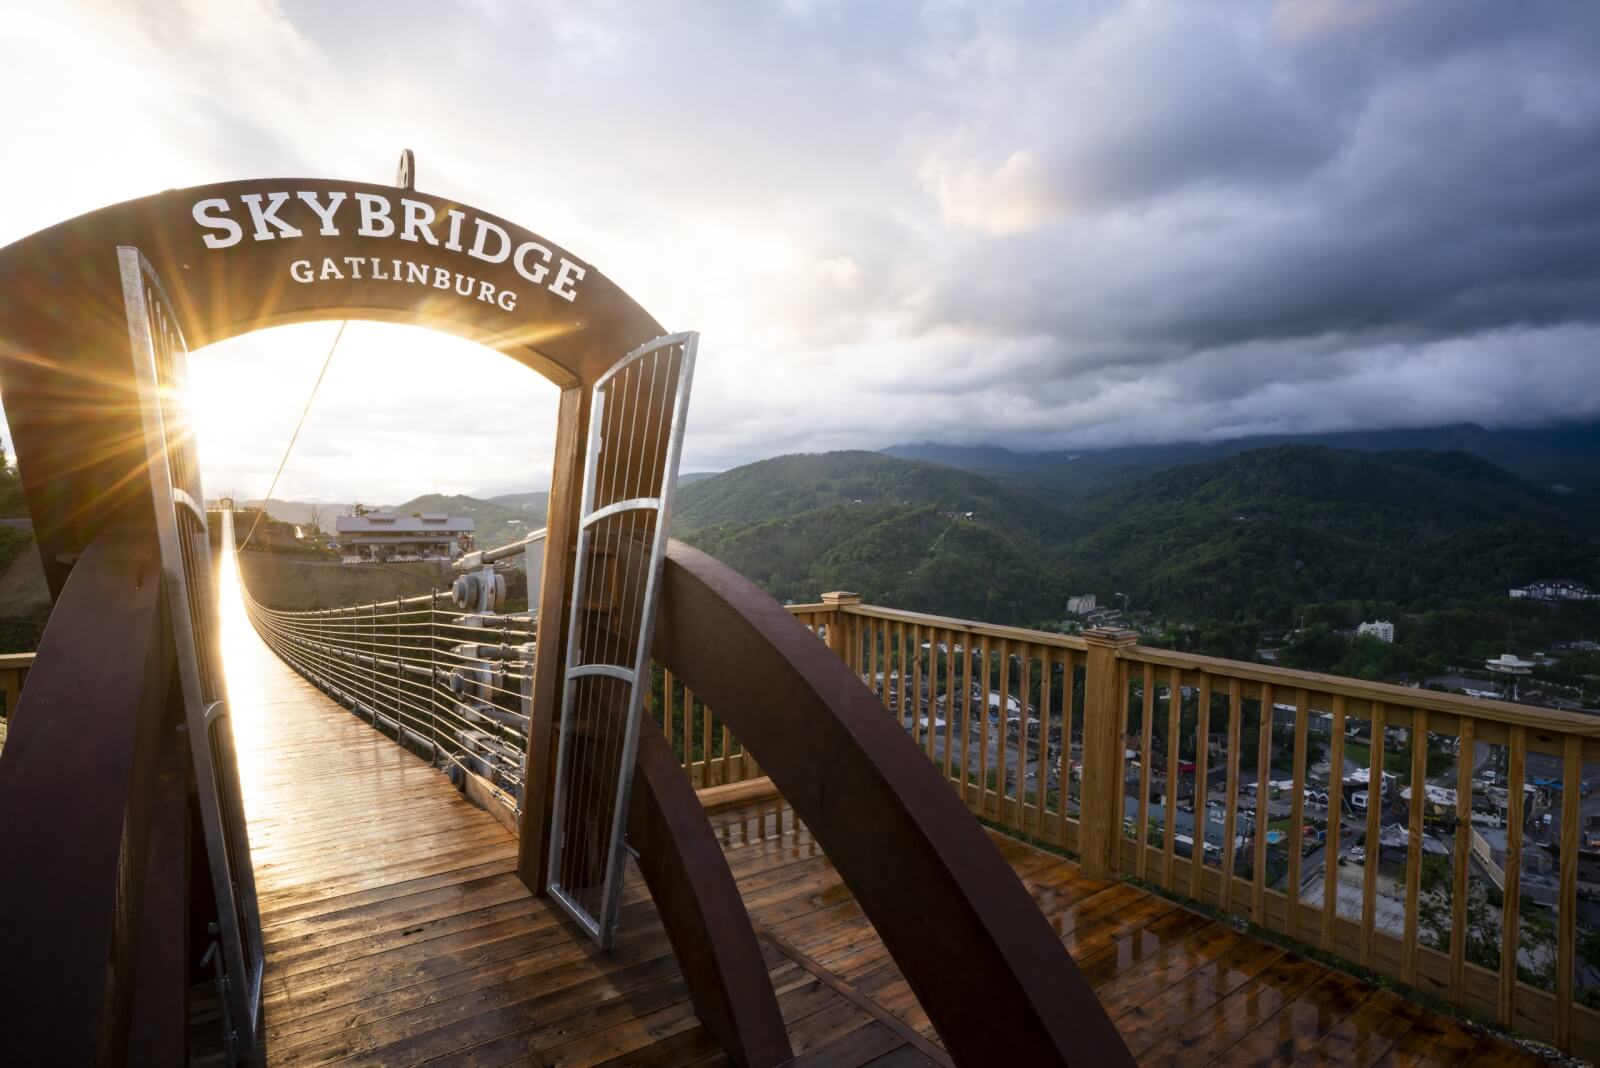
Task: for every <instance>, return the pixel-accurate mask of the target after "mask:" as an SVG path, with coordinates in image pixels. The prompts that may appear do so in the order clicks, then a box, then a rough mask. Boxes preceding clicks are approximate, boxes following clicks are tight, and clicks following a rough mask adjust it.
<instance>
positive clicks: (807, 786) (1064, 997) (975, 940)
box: [654, 542, 1134, 1068]
mask: <svg viewBox="0 0 1600 1068" xmlns="http://www.w3.org/2000/svg"><path fill="white" fill-rule="evenodd" d="M663 594H664V596H663V598H662V604H661V618H660V623H659V624H658V627H657V631H656V641H655V649H654V651H655V656H656V659H657V660H658V661H660V662H661V663H662V664H663V665H664V666H665V667H667V668H669V669H671V670H672V671H673V672H674V673H675V674H676V675H678V676H679V677H680V678H682V680H683V681H684V682H685V683H686V684H687V685H689V686H691V687H693V689H694V691H695V695H696V696H697V697H700V698H702V699H703V700H704V701H705V702H706V704H707V706H708V707H711V708H714V709H716V711H717V716H718V717H719V718H720V719H721V720H722V721H723V722H724V723H726V724H727V725H728V727H729V728H730V729H731V730H732V731H733V733H734V734H735V735H736V736H737V737H738V739H739V741H740V743H741V744H742V745H744V746H745V748H746V749H747V750H748V751H749V752H751V753H752V754H754V755H755V758H756V760H757V761H758V762H759V763H760V765H761V768H762V770H763V771H765V772H766V773H767V774H768V775H769V776H771V778H772V781H773V782H774V783H776V784H777V785H778V788H779V789H780V790H781V791H782V792H783V796H784V799H785V800H787V801H788V802H789V804H790V805H792V806H793V808H794V810H795V812H796V813H797V814H798V815H799V816H800V818H801V819H803V820H804V821H805V823H806V826H807V827H808V828H810V830H811V833H812V834H814V835H815V836H816V838H817V841H818V842H820V843H821V844H822V847H823V849H824V850H825V851H826V852H827V854H828V859H829V860H831V861H832V862H833V864H834V866H835V867H836V868H837V869H838V871H839V873H840V875H841V876H842V877H843V878H844V881H845V883H846V885H848V886H849V887H850V890H851V892H852V893H853V894H854V895H855V897H856V900H857V902H858V903H859V904H860V906H861V909H862V911H863V912H865V913H866V914H867V916H868V917H869V918H870V919H871V920H872V923H873V926H875V927H876V928H877V930H878V933H879V934H880V935H881V936H882V938H883V942H884V945H885V946H886V947H888V949H889V952H890V954H892V955H893V957H894V959H895V963H896V964H898V965H899V966H900V970H901V971H902V972H903V973H904V975H905V977H906V981H907V983H909V984H910V986H911V988H912V990H913V991H914V992H915V993H916V995H917V999H918V1001H919V1002H920V1003H921V1005H922V1007H923V1009H924V1010H925V1011H926V1012H927V1014H928V1017H929V1019H930V1020H932V1021H933V1024H934V1026H935V1027H936V1028H937V1029H938V1031H939V1034H940V1036H941V1037H942V1038H943V1039H944V1043H945V1047H946V1048H947V1049H948V1050H949V1051H950V1053H951V1055H952V1056H953V1057H954V1058H955V1060H956V1062H957V1063H960V1064H1028V1065H1073V1066H1075V1068H1089V1066H1094V1068H1102V1066H1119V1065H1122V1066H1131V1065H1132V1064H1133V1063H1134V1062H1133V1058H1132V1056H1131V1055H1130V1054H1129V1052H1128V1049H1127V1047H1126V1046H1125V1045H1124V1044H1123V1042H1122V1039H1121V1037H1120V1036H1119V1035H1118V1033H1117V1030H1116V1027H1115V1026H1113V1024H1112V1023H1111V1021H1110V1019H1109V1018H1108V1017H1107V1016H1106V1013H1105V1011H1104V1009H1103V1008H1102V1007H1101V1005H1100V1002H1099V1000H1098V999H1097V998H1096V997H1095V993H1094V989H1093V987H1091V986H1090V985H1089V983H1088V981H1087V980H1086V979H1085V978H1084V976H1083V973H1082V972H1080V971H1079V970H1078V968H1077V966H1076V965H1075V964H1074V963H1073V961H1072V958H1071V957H1070V956H1069V955H1068V954H1067V951H1066V950H1065V949H1064V948H1063V947H1062V945H1061V941H1060V939H1059V938H1058V937H1057V936H1056V933H1055V932H1054V931H1053V930H1052V929H1051V927H1050V925H1049V923H1047V922H1046V921H1045V918H1044V916H1043V914H1042V913H1041V912H1040V911H1039V908H1038V906H1037V905H1036V904H1035V903H1034V901H1033V898H1032V897H1031V896H1029V894H1028V892H1027V890H1026V889H1025V888H1024V887H1023V885H1022V883H1021V881H1020V880H1018V878H1017V876H1016V873H1015V872H1013V871H1012V870H1011V868H1010V866H1009V865H1007V864H1006V862H1005V860H1004V859H1003V858H1002V857H1001V856H1000V853H999V851H998V850H997V849H996V848H995V846H994V843H993V842H991V841H990V840H989V837H988V835H987V834H985V833H984V830H983V828H982V826H981V825H980V824H979V823H978V821H977V820H976V819H974V818H973V816H972V814H971V813H969V812H968V811H967V809H966V806H965V805H964V804H962V802H961V800H960V798H959V797H958V796H957V795H956V792H955V791H954V790H952V789H951V788H950V784H949V783H947V782H945V781H944V778H943V776H942V775H941V774H940V773H939V771H938V769H937V768H936V767H935V766H934V764H933V763H932V762H931V761H929V760H928V758H927V756H926V754H924V753H923V751H922V749H921V748H919V747H918V746H917V745H916V744H915V743H914V742H912V741H911V739H910V738H909V737H908V736H907V735H906V733H905V731H904V730H903V729H901V727H900V726H899V725H898V724H896V723H895V721H894V718H893V717H891V716H889V715H886V714H885V713H884V710H883V706H882V704H880V703H879V701H878V699H877V697H876V696H874V695H873V693H872V692H871V691H870V690H868V689H867V688H866V686H864V685H863V684H862V682H861V680H860V679H859V678H857V677H855V675H854V674H852V672H851V670H850V669H849V668H848V667H846V666H845V664H844V662H843V661H841V660H840V659H839V658H838V656H836V655H834V653H833V652H832V651H830V650H829V648H828V646H827V645H826V644H825V643H823V642H821V641H819V640H818V639H817V637H816V636H815V635H814V634H812V633H811V631H810V630H808V629H807V628H806V627H804V626H802V625H801V624H800V623H798V622H796V621H795V619H794V618H793V617H792V616H790V614H789V612H788V611H787V610H786V609H785V608H784V607H783V606H782V605H780V604H779V603H778V602H776V601H774V600H773V599H772V598H771V597H769V596H767V595H766V594H765V593H763V592H762V591H761V590H760V589H759V588H758V587H756V586H755V585H754V584H753V583H751V582H750V581H749V580H748V579H745V578H744V577H743V576H741V575H739V574H738V573H737V572H735V571H734V570H733V569H732V568H729V567H728V566H726V565H725V564H721V563H719V562H718V561H716V560H714V559H712V558H711V557H709V556H707V555H705V554H704V553H701V552H699V551H697V550H694V549H691V548H689V547H688V546H686V545H682V544H679V543H677V542H674V543H672V546H671V548H670V550H669V552H668V557H667V566H666V571H665V575H664V586H663Z"/></svg>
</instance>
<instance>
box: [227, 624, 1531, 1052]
mask: <svg viewBox="0 0 1600 1068" xmlns="http://www.w3.org/2000/svg"><path fill="white" fill-rule="evenodd" d="M241 624H242V620H240V619H232V620H227V621H226V625H225V645H226V654H225V655H226V657H227V664H228V673H229V685H230V690H231V694H232V701H233V709H234V718H235V731H236V735H237V739H238V748H239V751H240V756H241V761H242V768H241V776H242V784H243V790H244V797H245V808H246V811H247V814H248V818H249V824H250V835H251V851H252V854H253V857H254V860H255V869H256V880H257V886H258V889H259V893H260V898H261V912H262V924H263V928H264V935H265V943H266V951H267V970H266V992H265V999H266V1036H267V1044H268V1063H271V1064H316V1063H328V1062H338V1063H359V1064H382V1065H393V1064H414V1063H421V1062H442V1063H452V1064H455V1063H459V1064H474V1065H498V1064H521V1063H537V1064H649V1065H680V1064H714V1063H722V1062H723V1060H724V1058H723V1057H722V1054H721V1051H720V1050H719V1049H718V1048H717V1046H716V1045H715V1044H714V1043H713V1042H712V1041H711V1039H710V1038H709V1036H708V1035H706V1033H705V1031H704V1030H703V1029H702V1028H701V1027H700V1026H699V1024H698V1022H697V1021H696V1019H695V1017H694V1014H693V1012H692V1009H691V1007H690V1005H689V1003H688V1000H687V998H688V995H687V991H686V990H685V988H684V985H683V982H682V979H681V977H680V975H679V972H678V967H677V963H676V961H675V960H674V958H673V956H672V952H671V950H670V948H669V947H668V945H667V942H666V939H665V936H664V935H663V934H662V931H661V927H660V923H659V920H658V919H657V917H656V915H655V911H654V908H653V906H652V905H651V903H650V900H649V897H648V895H647V894H646V893H645V891H644V888H643V885H642V883H641V882H640V880H639V878H638V874H637V872H636V871H630V873H629V875H630V881H629V884H628V886H627V888H626V892H625V895H624V898H623V909H622V929H621V933H620V935H619V938H618V944H617V947H616V949H615V950H614V951H613V952H612V953H611V954H609V955H607V954H601V953H598V952H596V951H594V950H593V949H592V948H591V946H590V944H589V943H588V942H587V941H586V940H585V939H583V938H581V937H580V936H579V935H578V933H577V929H576V928H575V927H573V926H572V925H570V924H568V923H567V922H566V921H565V920H563V919H562V918H561V916H560V915H558V914H557V912H556V911H555V909H554V908H553V907H552V906H551V905H549V904H548V903H547V902H545V901H543V900H539V899H536V898H534V897H532V896H531V895H530V894H529V893H528V892H527V890H526V888H524V887H523V886H522V884H521V883H520V882H519V881H518V880H517V878H516V876H515V874H514V871H513V869H514V865H515V857H516V842H515V841H514V839H513V838H512V836H511V835H510V834H509V833H508V832H507V831H505V830H504V829H503V828H502V827H501V826H500V825H499V824H497V823H496V822H495V821H494V820H493V819H491V818H490V817H489V816H488V815H487V814H486V813H484V812H482V811H480V810H479V809H477V808H475V807H473V806H472V805H471V804H470V803H468V802H467V801H466V800H465V799H464V798H462V797H461V795H460V794H459V793H458V792H457V791H456V790H455V789H454V788H453V787H451V786H450V784H449V783H448V781H447V780H446V779H445V777H444V776H443V775H442V774H440V773H439V772H437V771H435V770H433V769H432V768H430V767H428V766H427V765H426V764H424V763H423V762H422V761H420V760H418V759H417V758H415V757H413V756H411V755H410V754H408V753H406V752H405V751H403V750H401V749H400V748H399V747H398V746H396V745H394V744H393V743H392V742H390V741H389V740H388V739H386V738H385V737H383V736H382V735H380V734H379V733H378V732H376V731H374V730H372V729H371V728H370V727H368V726H367V725H366V724H365V723H363V722H362V721H360V720H358V719H357V718H356V717H355V716H353V715H351V714H350V713H349V712H348V711H346V710H344V709H343V708H340V707H339V706H338V705H336V704H334V703H333V702H332V701H330V700H329V699H327V698H326V697H324V696H323V695H322V694H321V693H319V692H318V691H317V690H315V689H314V688H313V687H311V686H310V685H309V684H308V683H306V682H304V681H303V680H301V679H300V678H299V677H298V676H296V675H294V674H293V673H292V672H291V671H290V670H289V669H288V668H287V667H285V666H284V665H283V664H282V663H281V662H279V661H278V660H277V659H276V657H274V656H273V655H272V654H271V653H270V652H269V651H268V650H267V649H266V647H265V646H264V645H262V644H261V643H260V642H259V640H257V639H256V638H255V636H254V634H253V633H250V632H249V631H248V630H247V629H245V630H241V629H240V628H241ZM242 625H243V626H244V627H246V628H247V627H248V624H242ZM712 821H713V824H714V826H715V827H716V830H717V833H718V835H719V837H720V839H721V841H722V844H723V848H724V850H725V852H726V855H727V857H728V861H729V863H730V865H731V866H732V868H733V871H734V873H735V876H736V877H737V878H738V880H739V885H740V889H741V891H742V892H743V894H744V897H745V900H746V903H747V905H748V906H749V908H750V912H751V916H752V918H753V920H754V921H755V923H756V925H757V928H758V931H759V934H760V939H761V943H762V947H763V951H764V952H765V955H766V959H767V963H768V966H769V969H770V974H771V977H772V982H773V985H774V987H775V989H776V990H777V991H778V996H779V1003H780V1005H781V1007H782V1010H783V1014H784V1018H785V1020H786V1021H787V1022H788V1024H789V1028H790V1034H791V1037H792V1040H793V1042H794V1046H795V1052H796V1054H797V1063H800V1064H818V1065H846V1066H848V1065H864V1064H873V1065H883V1066H889V1065H905V1064H929V1063H934V1064H938V1063H948V1059H947V1058H946V1057H945V1056H944V1053H943V1050H942V1049H941V1048H940V1046H939V1043H938V1038H937V1036H936V1035H935V1034H934V1032H933V1029H932V1028H931V1027H930V1025H929V1023H928V1020H927V1017H926V1015H925V1014H924V1013H923V1012H922V1010H921V1007H920V1006H919V1005H918V1004H917V1000H916V998H915V997H914V996H913V995H912V993H911V991H910V990H909V988H908V987H907V985H906V983H905V980H904V978H903V977H902V976H901V974H900V972H899V970H898V969H897V968H896V967H895V965H894V963H893V961H891V960H890V959H889V957H888V955H887V953H886V952H885V950H884V948H883V945H882V943H881V942H880V941H879V939H878V937H877V934H876V933H875V931H874V930H873V928H872V925H871V924H870V923H869V922H868V921H867V920H866V918H865V917H864V916H863V915H862V913H861V911H860V909H859V908H857V907H856V904H855V901H854V899H853V898H852V897H851V895H850V893H849V891H848V890H847V889H846V888H845V887H844V885H843V884H842V882H841V881H840V879H839V876H838V874H837V873H836V872H835V871H834V870H833V868H832V866H831V865H830V864H829V863H828V861H827V858H826V857H825V856H824V855H823V854H822V851H821V849H820V848H819V847H818V845H817V843H816V841H815V840H814V839H813V838H812V837H811V835H810V834H809V833H808V832H807V830H806V829H805V828H804V826H802V825H800V824H799V823H798V821H797V820H796V819H795V817H794V814H793V813H792V812H791V811H790V810H788V809H787V808H786V807H784V806H782V805H772V806H766V807H759V808H756V807H747V808H742V809H737V810H732V811H729V812H725V813H719V814H715V815H713V816H712ZM995 840H996V844H997V845H998V846H999V847H1000V849H1001V850H1002V852H1003V853H1004V855H1005V856H1006V858H1007V860H1009V861H1010V863H1011V864H1012V866H1013V867H1015V868H1016V870H1017V871H1018V873H1019V874H1020V875H1021V876H1022V877H1023V878H1024V880H1025V882H1026V884H1027V886H1028V888H1029V889H1030V890H1031V891H1032V893H1033V896H1034V897H1035V899H1036V900H1037V901H1038V902H1039V905H1040V908H1041V909H1042V910H1043V911H1044V912H1045V914H1046V915H1047V916H1048V917H1049V919H1050V922H1051V923H1052V925H1053V926H1054V928H1055V930H1056V931H1057V933H1058V934H1059V935H1060V936H1061V938H1062V939H1063V941H1064V942H1065V944H1066V945H1067V947H1068V949H1069V950H1070V951H1071V952H1072V954H1073V956H1074V957H1075V958H1076V959H1077V960H1078V962H1079V964H1080V966H1081V967H1083V969H1084V970H1085V972H1086V973H1087V974H1088V976H1089V979H1090V981H1091V982H1092V983H1093V984H1094V985H1095V987H1096V989H1097V990H1098V991H1099V993H1100V997H1101V1000H1102V1001H1103V1003H1104V1004H1105V1005H1106V1007H1107V1009H1108V1011H1109V1012H1110V1013H1111V1015H1112V1017H1113V1018H1114V1019H1115V1020H1116V1022H1117V1025H1118V1027H1119V1028H1120V1029H1121V1031H1122V1033H1123V1035H1124V1036H1125V1037H1126V1039H1127V1041H1128V1043H1129V1045H1130V1047H1131V1048H1132V1050H1133V1052H1134V1053H1135V1055H1136V1056H1137V1057H1138V1058H1139V1060H1140V1061H1141V1062H1142V1063H1146V1064H1153V1065H1167V1064H1172V1065H1204V1064H1213V1063H1216V1064H1226V1065H1233V1064H1238V1065H1245V1064H1297V1065H1299V1064H1304V1065H1313V1064H1337V1065H1340V1066H1341V1068H1353V1066H1358V1065H1377V1064H1383V1065H1451V1066H1456V1065H1465V1064H1484V1065H1487V1064H1537V1063H1542V1062H1540V1061H1539V1060H1538V1059H1537V1058H1535V1057H1533V1056H1531V1055H1530V1054H1527V1053H1525V1052H1523V1051H1521V1050H1519V1049H1517V1048H1515V1047H1513V1046H1510V1045H1507V1044H1506V1043H1504V1042H1502V1041H1500V1040H1498V1039H1496V1038H1493V1037H1491V1036H1487V1035H1484V1034H1482V1033H1481V1032H1478V1031H1476V1030H1475V1029H1473V1028H1471V1027H1469V1026H1467V1025H1465V1024H1462V1023H1460V1022H1458V1021H1454V1020H1450V1019H1447V1018H1443V1017H1439V1016H1435V1015H1433V1014H1431V1013H1429V1012H1427V1011H1424V1010H1422V1009H1420V1008H1418V1007H1417V1006H1415V1005H1413V1004H1412V1003H1410V1002H1407V1001H1405V1000H1404V999H1402V998H1400V997H1399V996H1397V995H1395V994H1394V993H1392V992H1390V991H1387V990H1380V989H1377V988H1374V987H1371V986H1369V985H1366V984H1363V983H1361V982H1359V981H1357V980H1354V979H1351V978H1349V977H1347V976H1345V975H1343V974H1342V973H1339V972H1336V971H1332V970H1329V969H1327V968H1325V967H1323V966H1321V965H1319V964H1316V963H1314V962H1311V961H1308V960H1305V959H1302V958H1299V957H1295V956H1293V955H1291V954H1289V953H1286V952H1285V951H1284V950H1282V949H1280V948H1278V947H1277V946H1274V945H1271V944H1269V943H1267V942H1264V941H1261V940H1259V939H1255V938H1252V937H1250V936H1249V935H1247V934H1244V933H1242V932H1240V931H1237V930H1235V929H1234V928H1232V927H1229V926H1227V925H1223V924H1218V923H1215V922H1213V921H1211V920H1209V919H1207V918H1205V917H1203V916H1200V915H1199V914H1197V913H1193V912H1190V911H1188V910H1186V909H1183V908H1180V907H1177V906H1175V905H1173V904H1172V903H1171V902H1168V901H1166V900H1164V899H1161V898H1159V897H1155V896H1152V895H1150V894H1147V893H1145V892H1143V891H1141V890H1139V889H1136V888H1134V887H1132V886H1129V885H1126V884H1118V883H1105V882H1099V881H1095V880H1092V879H1088V878H1086V877H1084V876H1083V875H1082V873H1081V872H1080V871H1079V870H1078V868H1077V867H1076V866H1075V865H1074V864H1072V863H1070V862H1068V861H1065V860H1062V859H1061V858H1059V857H1056V856H1054V855H1051V854H1047V853H1044V852H1041V851H1039V850H1035V849H1033V848H1031V847H1029V846H1026V845H1023V844H1021V843H1018V842H1016V841H1013V840H1011V839H1008V838H1005V837H1003V836H998V835H997V836H995ZM928 937H929V938H934V939H937V938H938V937H939V932H937V931H929V932H928ZM951 966H952V967H960V961H959V960H952V961H951Z"/></svg>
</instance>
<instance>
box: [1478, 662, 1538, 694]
mask: <svg viewBox="0 0 1600 1068" xmlns="http://www.w3.org/2000/svg"><path fill="white" fill-rule="evenodd" d="M1484 666H1485V667H1487V668H1488V669H1489V670H1490V671H1491V672H1493V673H1494V674H1495V676H1496V677H1497V678H1499V679H1500V684H1501V686H1502V688H1503V691H1504V694H1505V696H1506V697H1507V698H1508V699H1510V700H1512V701H1515V700H1516V699H1517V680H1518V679H1520V678H1522V677H1524V676H1526V675H1530V674H1532V673H1533V661H1532V660H1523V659H1522V658H1521V657H1518V656H1515V655H1513V654H1511V653H1501V654H1500V655H1499V656H1498V657H1496V658H1495V659H1493V660H1487V661H1485V662H1484Z"/></svg>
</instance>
